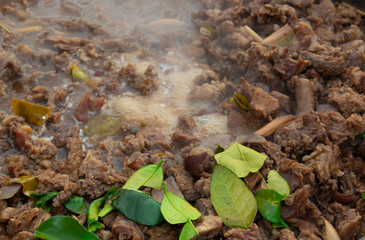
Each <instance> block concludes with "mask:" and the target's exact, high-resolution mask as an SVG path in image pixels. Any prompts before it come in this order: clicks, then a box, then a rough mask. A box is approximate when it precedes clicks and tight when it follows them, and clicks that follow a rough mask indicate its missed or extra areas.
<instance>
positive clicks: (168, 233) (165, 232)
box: [146, 223, 179, 240]
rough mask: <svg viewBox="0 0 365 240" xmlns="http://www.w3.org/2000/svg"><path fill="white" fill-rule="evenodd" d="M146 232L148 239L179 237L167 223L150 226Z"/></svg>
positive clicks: (162, 239) (171, 239)
mask: <svg viewBox="0 0 365 240" xmlns="http://www.w3.org/2000/svg"><path fill="white" fill-rule="evenodd" d="M146 234H147V235H148V236H149V237H150V238H149V239H150V240H175V239H178V238H179V236H178V234H179V233H178V232H177V231H176V229H174V228H173V227H172V225H171V224H168V223H165V224H162V225H161V226H155V227H153V228H150V229H148V230H147V232H146Z"/></svg>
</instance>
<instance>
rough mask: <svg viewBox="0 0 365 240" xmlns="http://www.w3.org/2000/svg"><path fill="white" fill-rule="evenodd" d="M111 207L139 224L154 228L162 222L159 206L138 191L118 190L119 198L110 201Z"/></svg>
mask: <svg viewBox="0 0 365 240" xmlns="http://www.w3.org/2000/svg"><path fill="white" fill-rule="evenodd" d="M112 205H113V207H115V208H116V209H118V210H119V211H120V212H121V213H122V214H123V215H124V216H126V217H127V218H129V219H131V220H132V221H134V222H136V223H139V224H143V225H148V226H155V225H158V224H160V223H161V222H162V221H163V216H162V214H161V211H160V207H161V204H160V203H159V202H157V201H156V200H155V199H153V198H151V197H150V196H149V195H148V194H146V193H144V192H141V191H138V190H133V189H124V188H122V189H120V193H119V197H118V198H117V199H116V200H114V201H112Z"/></svg>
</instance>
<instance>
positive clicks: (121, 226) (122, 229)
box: [112, 216, 144, 240]
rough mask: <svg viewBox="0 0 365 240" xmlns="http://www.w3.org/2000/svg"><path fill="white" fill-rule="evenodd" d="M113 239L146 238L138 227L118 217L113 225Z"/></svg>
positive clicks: (130, 239) (141, 239)
mask: <svg viewBox="0 0 365 240" xmlns="http://www.w3.org/2000/svg"><path fill="white" fill-rule="evenodd" d="M112 232H113V239H125V240H143V239H144V236H143V233H142V231H141V229H140V228H139V227H138V225H137V224H136V223H134V222H132V221H130V220H128V219H125V218H123V217H121V216H118V217H117V218H116V219H115V220H114V222H113V223H112Z"/></svg>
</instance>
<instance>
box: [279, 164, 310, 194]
mask: <svg viewBox="0 0 365 240" xmlns="http://www.w3.org/2000/svg"><path fill="white" fill-rule="evenodd" d="M312 171H313V169H312V168H309V167H307V166H305V165H304V164H301V163H298V162H295V161H292V160H286V159H284V160H282V161H280V162H279V166H278V172H279V173H280V175H281V176H282V177H283V178H285V180H286V181H287V182H288V184H289V186H290V190H291V192H293V191H295V189H297V188H298V187H300V186H302V184H304V183H313V182H314V175H313V173H312Z"/></svg>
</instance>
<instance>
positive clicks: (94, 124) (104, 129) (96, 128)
mask: <svg viewBox="0 0 365 240" xmlns="http://www.w3.org/2000/svg"><path fill="white" fill-rule="evenodd" d="M123 119H124V118H123V117H121V116H94V117H92V118H90V120H89V121H88V122H87V124H86V125H85V127H84V128H83V129H82V130H83V133H84V135H85V136H93V135H97V136H101V137H103V136H109V135H113V134H115V133H117V132H118V131H119V130H120V126H121V124H122V122H123Z"/></svg>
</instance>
